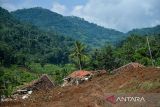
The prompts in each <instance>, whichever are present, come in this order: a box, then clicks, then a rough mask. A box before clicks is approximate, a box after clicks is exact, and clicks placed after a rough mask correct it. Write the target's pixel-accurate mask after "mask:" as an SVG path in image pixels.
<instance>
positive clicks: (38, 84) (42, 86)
mask: <svg viewBox="0 0 160 107" xmlns="http://www.w3.org/2000/svg"><path fill="white" fill-rule="evenodd" d="M54 87H55V84H54V83H53V82H52V81H51V80H50V79H49V77H48V76H47V75H46V74H44V75H42V76H41V77H40V78H39V79H38V80H35V81H32V82H31V83H28V84H26V85H24V86H23V87H21V88H19V89H18V90H17V91H16V92H14V93H13V96H14V97H15V96H16V97H17V96H21V98H22V99H26V98H28V96H29V95H30V94H31V93H32V92H34V91H40V90H43V91H44V90H49V89H52V88H54Z"/></svg>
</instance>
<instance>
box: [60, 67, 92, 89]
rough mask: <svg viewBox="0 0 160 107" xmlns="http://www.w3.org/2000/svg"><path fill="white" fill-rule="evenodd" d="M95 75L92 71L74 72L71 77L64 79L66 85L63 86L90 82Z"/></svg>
mask: <svg viewBox="0 0 160 107" xmlns="http://www.w3.org/2000/svg"><path fill="white" fill-rule="evenodd" d="M92 76H93V73H92V72H90V71H85V70H78V71H74V72H73V73H71V74H70V75H68V76H67V77H66V78H64V79H63V80H64V83H63V84H62V87H63V86H70V85H73V84H77V85H78V84H80V83H82V82H84V81H88V80H90V79H91V78H92Z"/></svg>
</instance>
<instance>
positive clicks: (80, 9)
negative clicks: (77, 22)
mask: <svg viewBox="0 0 160 107" xmlns="http://www.w3.org/2000/svg"><path fill="white" fill-rule="evenodd" d="M158 4H160V1H159V0H89V1H88V2H87V3H86V4H85V5H78V6H75V7H74V9H73V11H72V12H71V14H72V15H75V16H79V17H83V18H85V19H86V20H88V21H90V22H94V23H97V24H99V25H102V26H104V27H107V28H114V29H118V30H120V31H124V32H126V31H128V30H131V29H132V28H141V27H148V26H155V25H156V24H160V6H159V5H158Z"/></svg>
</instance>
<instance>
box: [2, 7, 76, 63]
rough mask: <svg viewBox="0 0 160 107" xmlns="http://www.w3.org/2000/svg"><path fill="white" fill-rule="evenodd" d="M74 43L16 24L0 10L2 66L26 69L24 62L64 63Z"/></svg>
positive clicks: (60, 36)
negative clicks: (17, 66) (11, 65)
mask: <svg viewBox="0 0 160 107" xmlns="http://www.w3.org/2000/svg"><path fill="white" fill-rule="evenodd" d="M72 44H73V40H72V39H70V38H67V37H64V36H62V35H59V34H57V33H54V32H45V31H41V30H39V29H38V28H37V27H36V26H33V25H29V24H24V23H21V22H19V21H18V20H17V19H14V17H13V16H12V15H11V14H10V13H9V12H8V11H7V10H5V9H3V8H1V7H0V53H1V54H0V61H1V64H3V65H7V66H9V65H10V64H19V65H25V64H26V63H27V62H30V61H35V62H39V63H41V62H42V63H47V62H48V63H54V64H59V63H61V64H62V63H67V62H68V54H69V50H70V47H71V46H72Z"/></svg>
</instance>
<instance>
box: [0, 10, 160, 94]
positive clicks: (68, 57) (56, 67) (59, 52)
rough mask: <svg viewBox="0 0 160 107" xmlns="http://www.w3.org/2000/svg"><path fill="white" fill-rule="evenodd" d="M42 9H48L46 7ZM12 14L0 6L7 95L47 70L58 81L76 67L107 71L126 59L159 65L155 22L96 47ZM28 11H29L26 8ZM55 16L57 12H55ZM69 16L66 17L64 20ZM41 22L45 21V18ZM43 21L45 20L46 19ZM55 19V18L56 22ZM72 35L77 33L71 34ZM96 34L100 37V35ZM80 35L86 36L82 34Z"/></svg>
mask: <svg viewBox="0 0 160 107" xmlns="http://www.w3.org/2000/svg"><path fill="white" fill-rule="evenodd" d="M36 9H37V8H36ZM38 9H39V8H38ZM40 10H43V9H40ZM23 11H24V10H23ZM25 11H28V10H27V9H26V10H25ZM45 11H46V12H48V10H45ZM16 12H18V11H16ZM43 12H44V10H43ZM33 13H34V12H33ZM12 14H13V13H12ZM12 14H11V13H9V12H8V11H7V10H5V9H3V8H0V89H1V90H0V92H1V94H5V95H6V96H8V95H10V94H11V93H12V92H13V91H14V90H15V89H16V88H17V87H19V86H21V85H24V84H25V83H28V82H30V81H32V80H34V79H37V78H38V77H39V76H40V75H41V74H48V75H49V76H50V77H51V79H52V80H53V81H54V82H55V83H56V84H57V85H58V84H60V83H62V79H63V78H64V77H65V76H67V75H68V74H70V73H71V72H73V71H75V70H78V69H85V70H101V69H105V70H107V71H109V72H110V71H112V70H113V69H115V68H118V67H120V66H122V65H124V64H127V63H130V62H139V63H141V64H143V65H145V66H153V65H152V62H153V64H154V66H160V33H158V31H159V30H160V29H159V27H158V26H157V27H153V28H152V30H148V29H143V30H144V31H145V30H146V31H145V32H148V31H149V32H151V33H145V35H144V33H143V34H137V33H134V32H132V34H131V33H130V34H129V35H128V36H127V37H125V38H123V39H122V40H121V41H119V43H118V44H117V45H112V44H111V43H105V42H104V44H103V46H101V47H99V48H95V47H94V48H90V47H91V46H93V43H91V44H92V45H90V46H87V45H86V43H85V42H84V43H83V42H82V41H83V40H82V41H75V40H74V39H72V38H70V37H68V36H64V35H63V33H62V34H61V33H55V32H56V31H55V30H56V29H54V30H53V31H51V30H44V29H43V30H42V29H39V28H38V27H37V26H34V25H32V23H26V22H23V21H22V20H21V21H19V20H18V19H15V17H14V16H12ZM28 14H30V11H29V13H28ZM46 14H47V13H46ZM52 14H55V13H52ZM22 16H23V15H22ZM29 17H31V16H29ZM57 17H60V16H59V15H57ZM61 17H63V16H61ZM67 18H68V17H66V19H67ZM72 18H73V19H75V21H73V22H74V23H76V24H77V25H78V26H82V25H83V22H85V21H83V20H82V19H77V18H75V17H72ZM72 18H71V17H69V19H67V20H71V19H72ZM29 20H30V19H29ZM43 20H44V19H43ZM78 20H82V22H81V21H80V22H76V21H78ZM42 22H45V20H44V21H42ZM39 23H40V22H39ZM47 23H48V24H49V22H47ZM50 23H52V22H50ZM59 23H60V22H57V24H59ZM48 24H47V26H48ZM61 24H62V25H61ZM63 24H64V23H60V25H61V26H62V27H65V24H64V25H63ZM81 24H82V25H81ZM42 25H45V24H44V23H43V24H42ZM89 25H90V24H89ZM91 25H92V24H91ZM91 25H90V26H91ZM83 26H85V24H84V25H83ZM94 26H95V25H94ZM67 27H68V25H67ZM91 28H92V26H91V27H90V29H91ZM61 29H63V28H61ZM70 29H72V28H70ZM70 29H68V31H67V32H69V31H70ZM95 29H100V28H95V27H93V29H92V30H95ZM79 32H80V33H81V35H82V34H83V30H82V31H79ZM84 32H85V31H84ZM92 33H93V34H94V33H95V34H96V35H97V37H98V35H99V33H96V32H92ZM103 33H104V32H103ZM106 35H111V34H110V33H109V34H106ZM74 36H78V35H76V34H75V35H74ZM90 36H92V35H90ZM71 37H72V36H71ZM122 37H123V36H122ZM100 38H103V36H101V37H100ZM118 38H119V37H118ZM147 38H148V40H149V45H150V48H151V54H152V58H151V55H150V52H149V48H148V44H147ZM83 39H84V40H86V38H85V37H84V38H83ZM94 39H95V40H96V41H97V40H99V39H97V38H94ZM103 39H104V40H105V39H106V38H105V37H104V38H103ZM88 40H89V39H88ZM115 40H117V39H115ZM96 41H95V42H96ZM92 42H93V41H92ZM88 43H90V42H88ZM102 43H103V42H102Z"/></svg>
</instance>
